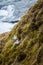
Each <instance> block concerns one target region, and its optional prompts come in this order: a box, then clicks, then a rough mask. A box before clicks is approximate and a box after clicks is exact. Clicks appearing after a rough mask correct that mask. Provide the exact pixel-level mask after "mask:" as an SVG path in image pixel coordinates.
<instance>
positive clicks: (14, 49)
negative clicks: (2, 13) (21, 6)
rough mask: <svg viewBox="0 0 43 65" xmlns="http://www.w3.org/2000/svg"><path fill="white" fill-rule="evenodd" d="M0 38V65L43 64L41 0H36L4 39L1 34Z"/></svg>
mask: <svg viewBox="0 0 43 65" xmlns="http://www.w3.org/2000/svg"><path fill="white" fill-rule="evenodd" d="M5 34H6V33H5ZM0 38H1V39H0V48H1V52H0V65H43V0H38V2H37V3H36V4H35V5H34V6H32V7H31V8H30V9H29V11H28V12H27V13H26V14H25V15H24V16H23V17H22V18H21V20H20V21H19V23H18V24H17V25H16V26H14V28H13V29H12V31H11V32H9V33H7V34H6V35H5V37H4V39H2V38H3V34H2V35H0ZM3 40H4V46H3V44H2V42H1V41H3ZM1 44H2V45H1ZM2 46H3V47H2Z"/></svg>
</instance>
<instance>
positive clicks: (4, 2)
mask: <svg viewBox="0 0 43 65" xmlns="http://www.w3.org/2000/svg"><path fill="white" fill-rule="evenodd" d="M36 1H37V0H0V33H3V32H7V31H10V30H11V29H12V27H13V26H14V25H15V23H14V24H12V23H9V22H11V21H15V20H18V19H20V18H21V16H22V15H24V13H25V12H27V10H28V9H29V8H30V6H32V5H33V4H35V3H36ZM4 21H5V22H4Z"/></svg>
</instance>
